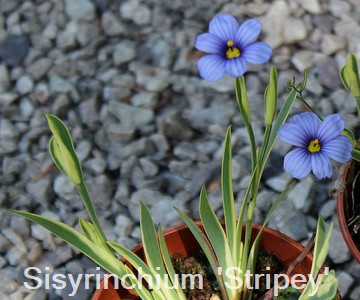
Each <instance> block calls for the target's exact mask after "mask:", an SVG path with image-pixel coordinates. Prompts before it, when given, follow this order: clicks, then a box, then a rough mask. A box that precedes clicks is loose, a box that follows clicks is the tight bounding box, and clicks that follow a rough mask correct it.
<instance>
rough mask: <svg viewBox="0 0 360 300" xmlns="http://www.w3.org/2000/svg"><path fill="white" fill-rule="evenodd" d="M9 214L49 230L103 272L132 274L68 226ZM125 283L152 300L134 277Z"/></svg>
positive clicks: (31, 215)
mask: <svg viewBox="0 0 360 300" xmlns="http://www.w3.org/2000/svg"><path fill="white" fill-rule="evenodd" d="M9 212H10V213H14V214H17V215H20V216H22V217H24V218H26V219H28V220H30V221H32V222H34V223H36V224H39V225H40V226H42V227H44V228H45V229H47V230H49V231H50V232H51V233H53V234H54V235H56V236H58V237H59V238H61V239H62V240H64V241H65V242H67V243H68V244H70V245H72V246H73V247H75V248H76V249H78V250H79V251H81V252H82V253H83V254H85V255H86V256H88V257H89V258H90V259H92V260H93V261H94V262H95V263H97V264H98V265H99V266H101V267H103V268H104V269H105V270H107V271H108V272H110V273H111V274H114V275H116V276H118V277H119V278H121V277H122V276H124V275H127V274H133V273H132V272H131V270H130V269H129V268H128V267H127V266H126V265H124V264H123V263H122V262H121V261H120V260H119V259H118V258H116V257H115V256H114V255H111V254H110V253H109V252H108V251H106V250H105V249H104V248H103V247H100V246H99V245H97V244H95V243H94V242H92V241H91V240H89V239H88V238H86V237H85V236H83V235H82V234H81V233H79V232H77V231H76V230H75V229H74V228H72V227H70V226H69V225H67V224H64V223H62V222H59V221H56V220H52V219H49V218H45V217H42V216H39V215H36V214H32V213H28V212H24V211H18V210H9ZM133 275H134V274H133ZM127 283H128V284H134V285H135V288H134V289H135V291H136V292H137V293H138V294H139V295H142V299H152V296H151V293H150V292H149V291H147V290H145V289H140V290H139V289H138V288H137V286H138V281H137V279H136V277H135V275H134V277H131V276H128V277H127Z"/></svg>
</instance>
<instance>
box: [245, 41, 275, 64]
mask: <svg viewBox="0 0 360 300" xmlns="http://www.w3.org/2000/svg"><path fill="white" fill-rule="evenodd" d="M271 53H272V49H271V47H270V46H269V45H268V44H266V43H264V42H256V43H253V44H251V45H248V46H246V47H245V48H244V49H243V50H242V54H241V55H242V57H243V58H245V59H246V61H247V62H249V63H251V64H263V63H265V62H267V61H268V60H269V59H270V56H271Z"/></svg>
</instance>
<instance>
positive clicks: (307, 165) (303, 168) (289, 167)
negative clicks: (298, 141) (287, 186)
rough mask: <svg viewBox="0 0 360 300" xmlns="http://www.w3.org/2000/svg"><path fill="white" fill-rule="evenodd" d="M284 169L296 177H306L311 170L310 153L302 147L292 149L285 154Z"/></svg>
mask: <svg viewBox="0 0 360 300" xmlns="http://www.w3.org/2000/svg"><path fill="white" fill-rule="evenodd" d="M284 169H285V171H286V172H288V173H290V174H291V176H292V177H294V178H298V179H300V178H304V177H305V176H307V175H308V174H309V173H310V171H311V159H310V154H309V153H308V152H307V151H306V150H304V149H301V148H296V149H294V150H291V151H290V152H289V153H288V154H286V155H285V158H284Z"/></svg>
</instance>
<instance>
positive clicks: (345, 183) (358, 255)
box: [336, 161, 360, 263]
mask: <svg viewBox="0 0 360 300" xmlns="http://www.w3.org/2000/svg"><path fill="white" fill-rule="evenodd" d="M353 169H356V172H358V171H360V164H359V163H358V162H356V161H351V162H350V163H349V164H346V165H345V166H344V169H343V172H342V174H341V175H340V182H341V187H340V191H338V195H337V199H336V200H337V215H338V219H339V226H340V230H341V233H342V235H343V237H344V240H345V243H346V245H347V246H348V247H349V250H350V252H351V253H352V255H353V256H354V257H355V259H356V260H357V261H358V263H360V250H359V249H358V248H357V247H356V245H355V243H354V241H353V238H352V236H351V234H350V231H349V227H348V226H347V223H348V218H349V213H348V209H349V207H351V206H352V199H351V189H352V180H351V179H350V177H351V176H350V175H351V171H352V170H353Z"/></svg>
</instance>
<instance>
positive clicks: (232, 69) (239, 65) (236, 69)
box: [225, 57, 247, 78]
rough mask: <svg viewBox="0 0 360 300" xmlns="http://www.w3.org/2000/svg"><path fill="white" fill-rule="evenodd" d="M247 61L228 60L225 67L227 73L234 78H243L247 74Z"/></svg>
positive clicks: (241, 59) (240, 59) (239, 58)
mask: <svg viewBox="0 0 360 300" xmlns="http://www.w3.org/2000/svg"><path fill="white" fill-rule="evenodd" d="M246 68H247V65H246V61H245V59H243V58H241V57H238V58H233V59H228V60H227V61H226V65H225V72H226V73H227V74H229V75H230V76H232V77H235V78H236V77H241V76H242V75H244V73H245V72H246Z"/></svg>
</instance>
